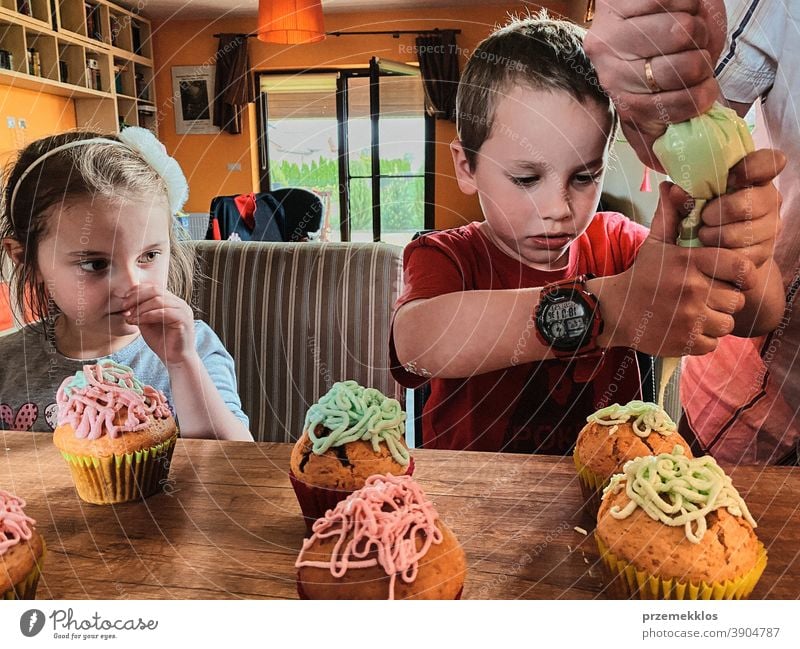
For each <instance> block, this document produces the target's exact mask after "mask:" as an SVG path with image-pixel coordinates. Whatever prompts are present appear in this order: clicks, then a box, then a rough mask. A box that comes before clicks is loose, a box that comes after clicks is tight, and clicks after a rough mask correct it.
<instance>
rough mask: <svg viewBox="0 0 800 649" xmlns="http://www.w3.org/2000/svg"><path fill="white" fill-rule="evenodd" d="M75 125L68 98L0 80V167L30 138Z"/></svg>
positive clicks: (0, 317) (2, 303) (3, 312)
mask: <svg viewBox="0 0 800 649" xmlns="http://www.w3.org/2000/svg"><path fill="white" fill-rule="evenodd" d="M7 117H13V118H14V122H15V127H14V128H13V129H12V128H9V127H8V125H7V123H6V118H7ZM20 118H22V119H24V120H25V121H26V128H24V129H22V128H20V127H19V119H20ZM76 125H77V122H76V120H75V105H74V104H73V102H72V100H70V99H66V98H64V97H57V96H55V95H47V94H43V93H38V92H35V91H33V90H22V89H20V88H12V87H10V86H7V85H4V84H0V168H4V167H5V164H6V162H7V161H8V160H9V159H10V158H11V157H13V156H14V154H15V153H16V152H17V151H18V150H19V149H21V148H22V147H24V146H26V145H27V144H29V143H30V142H32V141H33V140H36V139H38V138H40V137H44V136H46V135H53V134H54V133H62V132H63V131H68V130H70V129H73V128H75V126H76ZM11 324H12V319H11V309H10V306H9V303H8V289H7V287H6V286H5V285H3V284H0V331H3V330H4V329H8V328H9V327H10V326H11Z"/></svg>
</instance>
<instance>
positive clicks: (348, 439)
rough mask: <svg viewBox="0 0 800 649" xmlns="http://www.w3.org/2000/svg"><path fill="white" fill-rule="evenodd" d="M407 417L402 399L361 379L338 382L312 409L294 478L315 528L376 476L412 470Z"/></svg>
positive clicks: (293, 464) (293, 468)
mask: <svg viewBox="0 0 800 649" xmlns="http://www.w3.org/2000/svg"><path fill="white" fill-rule="evenodd" d="M405 421H406V415H405V413H404V412H403V410H402V408H401V407H400V402H399V401H397V399H390V398H388V397H386V396H384V395H383V394H381V393H380V392H379V391H378V390H376V389H374V388H364V387H362V386H360V385H359V384H358V383H356V382H355V381H344V382H342V383H334V385H333V387H332V388H331V389H330V390H329V391H328V393H327V394H325V395H324V396H323V397H322V398H321V399H320V400H319V401H318V402H317V403H315V404H314V405H312V406H311V407H310V408H309V409H308V413H307V414H306V420H305V425H304V427H303V428H304V430H303V434H302V435H301V436H300V439H298V440H297V443H296V444H295V446H294V448H293V449H292V457H291V470H290V471H289V479H290V480H291V483H292V486H293V487H294V490H295V494H296V495H297V500H298V501H299V503H300V509H301V510H302V511H303V516H304V517H305V519H306V525H307V527H308V528H309V530H310V529H311V525H312V524H313V522H314V521H315V520H317V519H318V518H320V517H321V516H323V515H324V514H325V512H326V511H327V510H328V509H331V508H332V507H335V506H336V503H338V502H339V501H340V500H344V499H345V498H347V496H348V495H350V494H351V493H353V492H354V491H355V490H356V489H360V488H361V487H363V486H364V484H365V482H366V480H367V478H369V477H370V476H371V475H376V474H377V475H385V474H387V473H390V474H392V475H405V474H407V475H411V473H412V472H413V469H414V463H413V460H412V459H411V456H410V454H409V452H408V447H407V446H406V443H405V439H404V437H405Z"/></svg>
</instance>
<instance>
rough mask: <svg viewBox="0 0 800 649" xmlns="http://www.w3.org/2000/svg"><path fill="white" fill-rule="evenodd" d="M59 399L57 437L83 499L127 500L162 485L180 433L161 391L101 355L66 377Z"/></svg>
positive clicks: (99, 502) (150, 492)
mask: <svg viewBox="0 0 800 649" xmlns="http://www.w3.org/2000/svg"><path fill="white" fill-rule="evenodd" d="M56 402H57V404H58V427H57V428H56V430H55V433H54V434H53V442H54V443H55V445H56V446H57V447H58V449H59V450H60V451H61V454H62V455H63V456H64V459H65V460H66V461H67V463H68V464H69V467H70V470H71V471H72V478H73V480H74V481H75V487H76V488H77V490H78V495H79V496H80V497H81V498H82V499H83V500H85V501H86V502H90V503H95V504H98V505H103V504H112V503H123V502H128V501H130V500H137V499H139V498H146V497H148V496H151V495H153V494H154V493H157V492H158V491H159V490H160V489H161V486H162V485H163V484H164V483H165V481H166V479H167V476H168V474H169V465H170V461H171V458H172V452H173V450H174V449H175V442H176V440H177V437H178V430H177V427H176V425H175V420H174V419H173V417H172V413H171V411H170V409H169V406H168V405H167V400H166V398H165V396H164V393H163V392H161V391H159V390H156V389H155V388H153V387H151V386H149V385H144V384H142V383H141V382H140V381H138V380H137V379H136V377H135V376H134V375H133V370H131V368H129V367H127V366H125V365H120V364H119V363H115V362H114V361H111V360H103V361H100V362H99V363H97V364H95V365H84V366H83V369H82V370H81V371H79V372H76V373H75V375H74V376H70V377H68V378H67V379H65V380H64V382H63V383H62V384H61V386H60V387H59V388H58V393H57V394H56Z"/></svg>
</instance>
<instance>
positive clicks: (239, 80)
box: [214, 34, 255, 135]
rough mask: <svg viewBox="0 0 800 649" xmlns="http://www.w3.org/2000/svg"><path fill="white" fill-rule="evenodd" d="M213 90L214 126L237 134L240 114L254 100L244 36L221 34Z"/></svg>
mask: <svg viewBox="0 0 800 649" xmlns="http://www.w3.org/2000/svg"><path fill="white" fill-rule="evenodd" d="M215 88H216V90H215V93H216V96H215V97H214V126H219V127H220V128H221V129H222V130H223V131H226V132H228V133H232V134H234V135H238V134H239V133H241V132H242V112H243V111H244V108H245V106H247V104H249V103H250V102H251V101H255V89H254V87H253V75H252V74H251V72H250V59H249V57H248V55H247V36H245V35H244V34H221V35H220V37H219V49H218V50H217V75H216V79H215Z"/></svg>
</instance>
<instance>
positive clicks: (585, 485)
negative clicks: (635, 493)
mask: <svg viewBox="0 0 800 649" xmlns="http://www.w3.org/2000/svg"><path fill="white" fill-rule="evenodd" d="M572 461H573V462H574V463H575V470H576V471H577V472H578V484H579V485H580V487H581V494H582V495H583V500H584V503H585V504H584V509H585V510H586V512H588V513H589V514H591V516H592V518H594V519H595V520H596V519H597V512H599V511H600V503H601V502H602V501H603V489H604V488H605V486H606V484H608V480H604V479H603V478H601V477H600V476H599V475H597V474H596V473H595V472H594V471H592V470H591V469H590V468H588V467H586V466H584V464H583V463H582V462H581V460H580V458H579V457H578V452H577V451H574V452H573V454H572Z"/></svg>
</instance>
